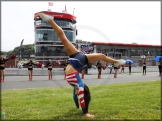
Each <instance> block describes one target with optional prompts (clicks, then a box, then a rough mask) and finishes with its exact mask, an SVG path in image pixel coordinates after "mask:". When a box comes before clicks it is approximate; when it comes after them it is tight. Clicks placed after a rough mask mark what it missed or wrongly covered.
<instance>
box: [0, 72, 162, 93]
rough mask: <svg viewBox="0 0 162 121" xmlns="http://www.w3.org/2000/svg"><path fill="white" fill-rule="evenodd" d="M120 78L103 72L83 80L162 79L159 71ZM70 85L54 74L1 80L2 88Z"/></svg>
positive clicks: (89, 82) (140, 80) (107, 81)
mask: <svg viewBox="0 0 162 121" xmlns="http://www.w3.org/2000/svg"><path fill="white" fill-rule="evenodd" d="M117 77H118V78H114V77H113V74H103V75H102V77H101V79H98V78H97V74H93V75H85V79H83V82H84V83H85V84H87V85H102V84H117V83H128V82H142V81H155V80H161V77H160V76H159V73H158V72H147V74H146V75H142V73H141V72H140V73H132V74H131V75H129V74H128V73H125V74H118V75H117ZM64 86H70V85H69V84H68V83H67V82H66V80H64V76H63V75H54V76H53V79H52V80H48V76H33V81H29V80H28V76H15V75H14V76H6V77H5V81H4V82H1V90H8V89H11V90H15V89H29V88H46V87H64Z"/></svg>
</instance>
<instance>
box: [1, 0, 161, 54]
mask: <svg viewBox="0 0 162 121" xmlns="http://www.w3.org/2000/svg"><path fill="white" fill-rule="evenodd" d="M65 4H66V9H67V12H68V13H69V14H72V15H73V11H74V16H76V17H77V23H76V27H77V29H78V35H77V37H76V38H77V39H81V40H83V41H90V42H119V43H133V42H135V43H137V44H152V45H161V32H160V29H161V3H160V1H145V2H142V1H134V2H133V1H129V2H128V1H127V2H126V1H121V2H119V1H114V2H113V1H102V2H101V1H100V2H99V1H98V2H97V1H95V2H94V1H93V2H86V1H73V2H72V1H71V2H69V1H60V2H59V1H53V6H50V7H49V8H50V9H52V11H54V12H62V10H64V9H65ZM74 8H75V9H74ZM47 9H48V1H45V2H43V1H41V2H31V1H30V2H21V1H18V2H9V1H8V2H3V1H2V2H1V50H2V51H10V50H13V49H14V48H15V47H17V46H20V43H21V40H22V39H24V42H23V44H24V45H25V44H33V43H34V41H35V40H34V13H36V12H39V11H46V10H47Z"/></svg>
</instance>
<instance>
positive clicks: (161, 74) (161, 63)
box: [158, 58, 162, 76]
mask: <svg viewBox="0 0 162 121" xmlns="http://www.w3.org/2000/svg"><path fill="white" fill-rule="evenodd" d="M158 68H159V76H162V73H161V71H162V59H161V58H159V61H158Z"/></svg>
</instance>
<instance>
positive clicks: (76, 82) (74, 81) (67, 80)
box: [67, 80, 77, 83]
mask: <svg viewBox="0 0 162 121" xmlns="http://www.w3.org/2000/svg"><path fill="white" fill-rule="evenodd" d="M67 81H68V80H67ZM68 82H75V83H77V81H68Z"/></svg>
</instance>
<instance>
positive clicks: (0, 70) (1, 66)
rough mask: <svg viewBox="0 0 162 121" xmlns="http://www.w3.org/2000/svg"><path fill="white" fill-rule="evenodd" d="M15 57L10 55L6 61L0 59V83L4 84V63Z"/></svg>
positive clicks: (2, 58)
mask: <svg viewBox="0 0 162 121" xmlns="http://www.w3.org/2000/svg"><path fill="white" fill-rule="evenodd" d="M15 57H16V56H15V55H11V56H10V57H9V58H7V59H5V58H4V57H1V58H0V78H1V82H4V78H5V63H6V62H7V61H8V60H10V59H14V58H15Z"/></svg>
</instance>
